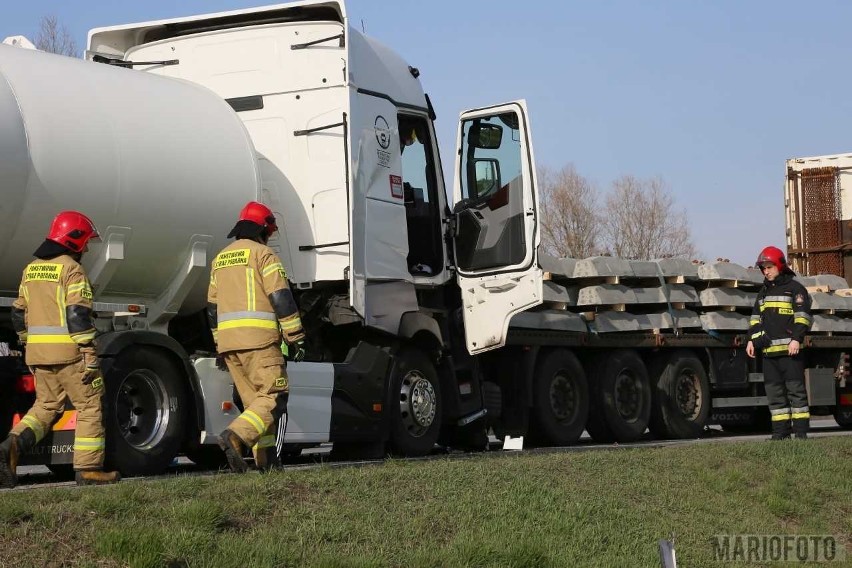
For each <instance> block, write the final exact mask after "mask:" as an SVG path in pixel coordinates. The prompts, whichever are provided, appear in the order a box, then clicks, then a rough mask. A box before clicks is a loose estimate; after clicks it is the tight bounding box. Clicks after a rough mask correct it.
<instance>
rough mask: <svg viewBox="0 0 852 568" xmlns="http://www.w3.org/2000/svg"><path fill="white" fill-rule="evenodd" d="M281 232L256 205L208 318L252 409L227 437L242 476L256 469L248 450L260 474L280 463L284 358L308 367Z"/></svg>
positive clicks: (243, 217) (214, 290)
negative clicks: (278, 246)
mask: <svg viewBox="0 0 852 568" xmlns="http://www.w3.org/2000/svg"><path fill="white" fill-rule="evenodd" d="M277 230H278V227H277V225H276V224H275V216H274V215H273V214H272V211H271V210H270V209H269V208H268V207H267V206H266V205H263V204H262V203H258V202H256V201H250V202H249V203H248V204H246V206H245V207H243V209H242V211H240V216H239V220H238V221H237V224H236V225H234V228H233V229H231V232H230V233H229V234H228V237H229V238H232V237H233V238H234V239H235V240H234V242H233V243H231V244H230V245H228V246H227V247H225V248H224V249H222V251H221V252H220V253H219V254H218V255H217V256H216V258H215V260H214V261H213V266H212V269H211V274H210V287H209V289H208V293H207V301H208V304H207V314H208V318H209V321H210V327H211V329H212V330H213V339H214V341H215V343H216V351H217V352H218V353H219V355H220V356H221V357H222V358H223V359H224V361H225V364H226V365H227V368H228V371H229V372H230V373H231V377H232V378H233V380H234V386H235V387H236V389H237V393H238V394H239V396H240V398H241V399H242V402H243V408H244V410H243V413H242V414H240V415H239V416H238V417H237V418H236V419H235V420H234V421H233V422H231V424H230V425H229V426H228V428H226V429H225V430H224V431H223V432H222V433H221V434H220V435H219V445H220V446H221V448H222V450H223V451H224V452H225V456H226V458H227V460H228V465H229V466H230V468H231V469H232V470H233V471H236V472H244V471H246V470H247V469H248V465H247V464H246V462H245V460H244V459H243V456H244V454H245V453H246V450H247V449H248V448H252V450H253V452H254V454H255V466H256V467H257V468H258V469H269V468H271V467H273V466H275V465H276V463H277V459H278V458H277V452H276V451H275V450H276V448H275V435H274V428H275V424H276V422H277V421H278V419H279V418H281V416H283V414H284V413H285V412H286V410H287V399H288V396H289V394H288V393H289V387H288V382H287V371H286V363H285V359H284V356H285V355H288V354H289V357H288V358H289V359H290V360H291V361H301V360H302V359H303V358H304V355H305V350H304V347H303V344H304V338H305V332H304V330H303V329H302V321H301V319H300V318H299V309H298V307H297V306H296V301H295V299H294V298H293V293H292V292H291V291H290V288H289V287H288V286H287V274H286V273H285V271H284V267H283V265H282V264H281V260H279V258H278V256H277V255H276V254H275V252H273V250H272V249H271V248H269V247H268V246H267V243H268V242H269V238H270V237H271V236H272V235H273V234H274V233H275V231H277Z"/></svg>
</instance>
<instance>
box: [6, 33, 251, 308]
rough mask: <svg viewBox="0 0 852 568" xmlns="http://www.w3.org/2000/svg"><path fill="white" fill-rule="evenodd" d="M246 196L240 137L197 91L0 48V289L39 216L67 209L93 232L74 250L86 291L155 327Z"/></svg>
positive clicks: (9, 288)
mask: <svg viewBox="0 0 852 568" xmlns="http://www.w3.org/2000/svg"><path fill="white" fill-rule="evenodd" d="M259 195H260V176H259V173H258V167H257V161H256V157H255V151H254V147H253V145H252V142H251V139H250V138H249V136H248V133H247V132H246V130H245V128H244V127H243V124H242V122H241V121H240V120H239V118H238V117H237V115H236V114H235V113H234V112H233V110H232V109H231V108H230V106H228V104H227V103H226V102H225V101H224V100H223V99H222V98H220V97H219V96H217V95H215V94H214V93H212V92H211V91H209V90H207V89H206V88H204V87H201V86H199V85H196V84H193V83H189V82H185V81H181V80H176V79H170V78H164V77H160V76H156V75H154V74H150V73H138V72H133V71H130V70H126V69H121V68H115V67H110V66H108V65H103V64H98V63H91V62H86V61H81V60H76V59H72V58H69V57H63V56H58V55H52V54H48V53H43V52H39V51H31V50H25V49H20V48H15V47H9V46H5V45H0V295H3V296H14V295H16V293H17V288H18V283H19V281H20V274H21V270H22V269H23V267H24V266H25V265H26V264H27V263H28V262H29V261H30V260H31V259H32V252H33V251H34V250H35V248H36V247H37V246H38V245H39V243H41V241H42V240H43V238H44V235H45V233H46V231H47V229H48V226H49V224H50V221H51V219H52V218H53V216H54V215H55V214H56V213H57V212H58V211H60V210H62V209H79V210H81V211H83V212H85V213H86V214H87V215H89V216H90V217H91V218H92V219H93V220H94V221H95V224H96V225H97V226H98V229H99V230H100V231H101V233H102V235H103V237H104V239H103V243H100V244H99V243H94V244H92V245H91V251H90V253H89V254H87V255H86V257H84V265H86V266H87V268H89V269H90V275H91V276H92V280H93V285H94V286H95V294H96V298H95V299H96V300H100V301H111V302H124V303H145V304H148V305H149V306H153V308H154V309H153V310H152V311H153V312H156V313H152V314H151V315H152V316H156V317H161V318H162V317H164V318H165V319H164V320H163V321H161V322H160V323H163V322H164V321H165V320H166V319H167V318H168V317H169V316H170V315H171V314H173V313H176V312H178V311H180V312H182V313H189V312H192V311H196V310H200V309H202V308H203V306H204V304H205V301H206V290H207V278H205V277H202V276H203V274H205V273H206V270H207V268H206V266H207V264H208V262H209V259H210V256H211V255H213V254H215V253H216V252H217V251H218V250H219V248H221V247H222V246H224V245H225V244H226V241H227V239H226V234H227V233H228V231H229V229H230V228H231V226H232V225H233V223H234V221H235V219H236V215H237V213H238V211H239V210H240V208H241V207H242V206H243V205H244V204H245V202H246V201H249V200H252V199H257V198H258V197H259ZM122 257H123V258H124V260H123V261H121V258H122Z"/></svg>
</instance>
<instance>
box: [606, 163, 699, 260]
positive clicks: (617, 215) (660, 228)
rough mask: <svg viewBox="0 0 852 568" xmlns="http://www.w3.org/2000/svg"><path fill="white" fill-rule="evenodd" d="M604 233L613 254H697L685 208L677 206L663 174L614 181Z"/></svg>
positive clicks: (642, 257)
mask: <svg viewBox="0 0 852 568" xmlns="http://www.w3.org/2000/svg"><path fill="white" fill-rule="evenodd" d="M602 233H603V238H604V241H605V243H606V246H607V248H608V249H609V252H610V253H612V254H613V255H614V256H619V257H623V258H635V259H640V260H651V259H655V258H671V257H685V258H693V257H694V256H695V254H696V248H695V245H693V243H692V235H691V233H690V230H689V224H688V220H687V216H686V211H683V210H676V209H675V203H674V197H673V196H672V194H671V192H670V191H669V189H668V188H667V186H666V184H665V182H664V181H663V179H662V178H660V177H655V178H651V179H648V180H641V179H638V178H636V177H634V176H622V177H621V178H619V179H617V180H615V181H614V182H613V184H612V190H611V191H610V192H609V194H608V195H607V197H606V213H605V216H604V218H603V224H602Z"/></svg>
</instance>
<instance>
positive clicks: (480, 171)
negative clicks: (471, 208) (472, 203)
mask: <svg viewBox="0 0 852 568" xmlns="http://www.w3.org/2000/svg"><path fill="white" fill-rule="evenodd" d="M498 128H499V127H498ZM474 168H475V172H476V197H477V198H480V197H485V196H486V195H491V194H492V193H494V192H495V191H497V190H498V189H499V188H500V187H501V183H500V161H499V160H495V159H493V158H480V159H478V160H476V161H475V162H474Z"/></svg>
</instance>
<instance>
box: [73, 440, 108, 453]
mask: <svg viewBox="0 0 852 568" xmlns="http://www.w3.org/2000/svg"><path fill="white" fill-rule="evenodd" d="M105 447H106V441H105V440H104V438H81V437H75V438H74V451H75V452H76V451H81V450H82V451H84V452H94V451H97V450H103V449H104V448H105Z"/></svg>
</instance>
